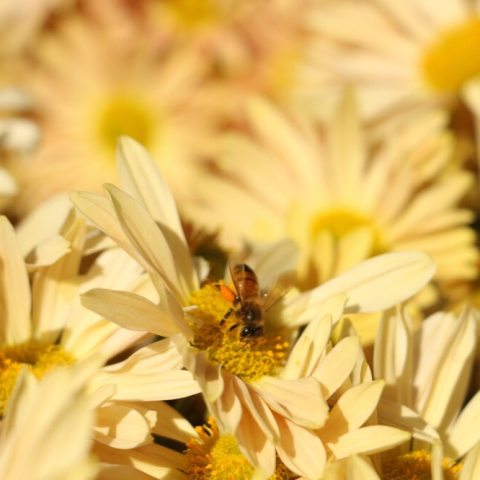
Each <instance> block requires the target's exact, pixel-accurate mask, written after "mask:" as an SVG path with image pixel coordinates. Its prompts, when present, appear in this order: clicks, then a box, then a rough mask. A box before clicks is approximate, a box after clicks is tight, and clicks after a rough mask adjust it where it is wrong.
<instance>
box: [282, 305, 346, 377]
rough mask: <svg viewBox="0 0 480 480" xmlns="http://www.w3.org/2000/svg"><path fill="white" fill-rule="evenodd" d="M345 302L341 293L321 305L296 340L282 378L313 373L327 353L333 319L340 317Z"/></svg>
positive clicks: (305, 375)
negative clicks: (326, 348)
mask: <svg viewBox="0 0 480 480" xmlns="http://www.w3.org/2000/svg"><path fill="white" fill-rule="evenodd" d="M345 302H346V298H345V296H344V295H339V296H337V297H334V298H332V299H331V300H328V301H326V302H324V303H323V304H322V305H321V307H320V308H319V310H318V312H317V314H316V318H314V319H313V320H312V321H310V322H309V323H308V324H307V327H306V328H305V330H304V331H303V333H302V334H301V335H300V337H299V338H298V339H297V341H296V342H295V345H294V347H293V349H292V351H291V352H290V355H289V356H288V359H287V363H286V365H285V367H284V369H283V371H282V373H281V375H280V376H281V377H282V378H285V379H293V378H300V377H307V376H310V375H312V372H313V370H314V369H315V367H316V366H317V364H318V361H319V359H320V358H321V356H322V355H326V350H325V347H326V345H327V342H328V340H329V338H330V334H331V330H332V319H335V321H336V320H337V319H338V318H339V317H340V315H341V314H342V313H343V309H344V305H345Z"/></svg>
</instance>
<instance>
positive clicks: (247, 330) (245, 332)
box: [240, 325, 263, 338]
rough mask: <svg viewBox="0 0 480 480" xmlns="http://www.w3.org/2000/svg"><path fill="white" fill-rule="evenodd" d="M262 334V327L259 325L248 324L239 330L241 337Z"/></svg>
mask: <svg viewBox="0 0 480 480" xmlns="http://www.w3.org/2000/svg"><path fill="white" fill-rule="evenodd" d="M262 335H263V327H261V326H259V325H250V326H248V325H247V326H246V327H243V328H242V330H240V336H241V337H242V338H257V337H261V336H262Z"/></svg>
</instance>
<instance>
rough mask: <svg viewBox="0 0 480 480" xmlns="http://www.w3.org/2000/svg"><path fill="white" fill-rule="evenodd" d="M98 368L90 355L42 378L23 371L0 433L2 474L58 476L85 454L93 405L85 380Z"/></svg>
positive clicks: (10, 476)
mask: <svg viewBox="0 0 480 480" xmlns="http://www.w3.org/2000/svg"><path fill="white" fill-rule="evenodd" d="M97 368H98V364H97V361H96V360H94V359H91V360H90V361H89V362H83V363H79V364H76V365H74V366H73V367H71V368H61V369H57V370H54V371H52V372H49V373H48V374H47V375H46V376H45V377H44V378H43V379H42V380H41V381H39V380H37V379H36V378H34V376H33V375H31V374H30V373H26V372H25V374H24V375H22V377H21V378H20V380H19V382H18V384H17V387H16V389H15V391H14V393H13V396H12V398H11V401H10V404H9V407H8V408H7V412H6V416H5V417H4V419H3V423H2V429H1V433H0V477H1V478H2V479H6V480H16V479H20V478H57V475H61V473H62V472H68V471H69V470H70V469H72V467H74V466H75V465H77V464H81V463H83V462H84V461H85V460H86V458H87V455H88V451H89V448H90V443H91V432H92V423H93V411H92V409H91V406H90V402H89V399H88V397H87V396H86V394H85V391H84V386H85V384H86V382H87V381H88V380H89V379H90V377H91V375H92V374H93V372H94V371H95V370H96V369H97ZM72 432H74V433H75V434H74V435H73V436H72ZM65 439H69V441H68V442H66V441H65ZM25 459H28V461H25ZM58 478H61V477H58Z"/></svg>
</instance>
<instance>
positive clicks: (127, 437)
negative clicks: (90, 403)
mask: <svg viewBox="0 0 480 480" xmlns="http://www.w3.org/2000/svg"><path fill="white" fill-rule="evenodd" d="M94 432H95V439H96V440H97V441H99V442H101V443H105V444H106V445H110V446H111V447H113V448H121V449H129V448H135V447H138V446H140V445H142V444H144V443H147V442H152V441H153V438H152V437H151V435H150V425H149V423H148V422H147V420H146V419H145V418H144V417H143V415H141V414H140V413H139V412H137V411H136V410H134V409H132V408H130V407H127V406H124V405H115V404H113V405H105V406H102V407H100V408H98V409H97V420H96V423H95V428H94Z"/></svg>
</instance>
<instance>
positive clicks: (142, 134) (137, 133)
mask: <svg viewBox="0 0 480 480" xmlns="http://www.w3.org/2000/svg"><path fill="white" fill-rule="evenodd" d="M155 128H156V126H155V119H154V118H153V114H152V112H151V109H150V108H149V107H148V105H147V104H146V103H144V102H142V101H141V100H140V99H138V98H136V97H134V96H133V95H126V94H119V95H114V96H112V97H110V98H108V99H107V100H106V101H105V102H104V103H103V105H102V106H101V108H100V110H99V112H98V120H97V129H98V136H99V139H100V142H101V144H102V145H103V146H104V147H105V148H107V149H108V150H109V151H112V152H114V151H115V149H116V146H117V142H118V137H120V136H122V135H126V136H129V137H132V138H134V139H135V140H137V141H138V142H140V143H142V144H143V145H145V146H147V147H148V146H149V145H151V144H152V139H153V134H154V130H155Z"/></svg>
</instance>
